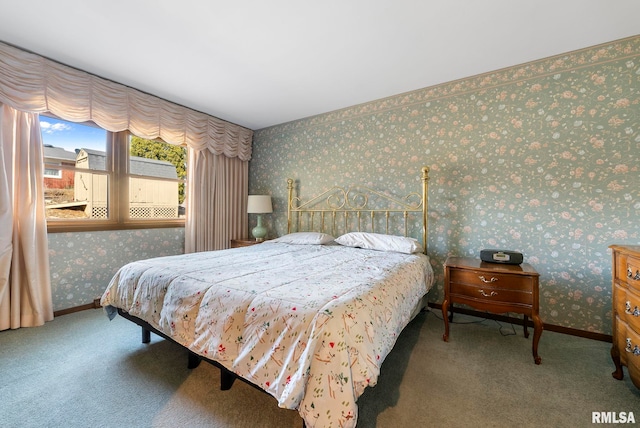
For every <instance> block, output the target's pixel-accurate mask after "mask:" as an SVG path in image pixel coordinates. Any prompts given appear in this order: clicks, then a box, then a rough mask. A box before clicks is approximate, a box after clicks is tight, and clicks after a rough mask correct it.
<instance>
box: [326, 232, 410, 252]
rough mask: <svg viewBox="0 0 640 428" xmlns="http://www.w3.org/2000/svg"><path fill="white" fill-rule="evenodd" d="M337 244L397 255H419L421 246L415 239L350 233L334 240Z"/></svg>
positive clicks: (380, 234) (367, 233) (379, 234)
mask: <svg viewBox="0 0 640 428" xmlns="http://www.w3.org/2000/svg"><path fill="white" fill-rule="evenodd" d="M335 241H336V242H337V243H338V244H340V245H344V246H346V247H358V248H366V249H369V250H378V251H395V252H398V253H405V254H413V253H421V252H422V245H420V243H418V240H417V239H415V238H407V237H404V236H394V235H384V234H382V233H369V232H350V233H345V234H344V235H342V236H340V237H338V238H336V240H335Z"/></svg>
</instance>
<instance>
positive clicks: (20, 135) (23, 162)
mask: <svg viewBox="0 0 640 428" xmlns="http://www.w3.org/2000/svg"><path fill="white" fill-rule="evenodd" d="M41 138H42V137H41V134H40V122H39V119H38V115H37V114H35V113H25V112H21V111H18V110H15V109H13V108H11V107H9V106H7V105H3V104H0V330H6V329H9V328H12V329H14V328H19V327H35V326H38V325H42V324H44V323H45V322H46V321H51V320H52V319H53V304H52V300H51V283H50V276H49V253H48V247H47V224H46V220H45V207H44V184H43V173H44V172H43V168H44V167H43V162H42V150H43V149H42V140H41Z"/></svg>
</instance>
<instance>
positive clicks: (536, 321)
mask: <svg viewBox="0 0 640 428" xmlns="http://www.w3.org/2000/svg"><path fill="white" fill-rule="evenodd" d="M532 318H533V344H532V345H531V348H532V351H533V361H534V362H535V363H536V364H540V363H541V362H542V358H540V356H538V342H539V341H540V336H542V329H543V327H542V320H541V319H540V317H539V316H538V314H533V316H532Z"/></svg>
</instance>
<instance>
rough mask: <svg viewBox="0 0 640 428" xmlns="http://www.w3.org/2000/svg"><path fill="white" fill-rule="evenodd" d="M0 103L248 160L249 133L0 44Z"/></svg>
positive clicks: (251, 135) (250, 135)
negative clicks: (90, 122) (47, 112)
mask: <svg viewBox="0 0 640 428" xmlns="http://www.w3.org/2000/svg"><path fill="white" fill-rule="evenodd" d="M0 103H5V104H8V105H10V106H12V107H13V108H15V109H17V110H22V111H30V112H35V113H42V112H46V111H49V112H51V113H53V114H55V115H56V116H59V117H60V118H62V119H65V120H69V121H72V122H84V121H93V122H95V123H96V124H98V125H99V126H100V127H102V128H104V129H106V130H108V131H112V132H118V131H124V130H129V131H131V132H132V133H133V134H135V135H137V136H139V137H142V138H147V139H154V138H161V139H162V140H164V141H166V142H167V143H171V144H180V145H186V146H188V147H190V148H193V149H195V150H205V149H207V150H209V151H211V152H212V153H214V154H216V155H225V156H227V157H230V158H233V157H238V158H240V159H241V160H244V161H249V160H250V159H251V142H252V138H253V131H252V130H250V129H247V128H244V127H242V126H239V125H235V124H232V123H229V122H225V121H224V120H221V119H218V118H215V117H212V116H209V115H207V114H204V113H201V112H197V111H194V110H191V109H188V108H186V107H184V106H180V105H177V104H174V103H171V102H169V101H166V100H163V99H161V98H158V97H155V96H153V95H149V94H146V93H144V92H141V91H138V90H136V89H133V88H129V87H127V86H124V85H122V84H119V83H115V82H112V81H109V80H106V79H103V78H100V77H98V76H94V75H92V74H89V73H87V72H84V71H80V70H77V69H74V68H72V67H69V66H66V65H62V64H59V63H57V62H55V61H52V60H49V59H47V58H44V57H41V56H39V55H36V54H33V53H29V52H25V51H23V50H21V49H17V48H15V47H13V46H9V45H6V44H4V43H0Z"/></svg>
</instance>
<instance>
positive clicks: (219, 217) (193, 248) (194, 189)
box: [185, 150, 249, 253]
mask: <svg viewBox="0 0 640 428" xmlns="http://www.w3.org/2000/svg"><path fill="white" fill-rule="evenodd" d="M248 165H249V163H248V162H244V161H241V160H240V159H238V158H228V157H226V156H217V155H214V154H213V153H211V152H209V151H208V150H201V151H198V152H196V151H189V168H188V170H187V174H188V177H187V198H188V199H189V200H191V201H193V202H192V203H191V204H189V206H188V207H187V210H191V211H187V220H186V225H185V252H187V253H193V252H197V251H211V250H219V249H222V248H228V247H229V242H230V240H231V239H234V238H244V237H246V231H247V230H248V228H249V221H248V219H247V214H246V213H247V195H248V192H249V166H248Z"/></svg>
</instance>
